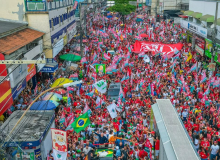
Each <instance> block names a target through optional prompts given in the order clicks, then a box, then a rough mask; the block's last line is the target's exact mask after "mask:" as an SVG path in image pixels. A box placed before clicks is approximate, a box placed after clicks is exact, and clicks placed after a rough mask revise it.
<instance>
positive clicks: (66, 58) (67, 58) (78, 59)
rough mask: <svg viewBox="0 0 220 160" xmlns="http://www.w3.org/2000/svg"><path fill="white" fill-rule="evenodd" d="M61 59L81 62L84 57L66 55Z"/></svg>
mask: <svg viewBox="0 0 220 160" xmlns="http://www.w3.org/2000/svg"><path fill="white" fill-rule="evenodd" d="M60 59H61V60H64V61H71V62H79V61H80V60H81V59H82V57H81V56H77V55H74V54H64V55H61V56H60Z"/></svg>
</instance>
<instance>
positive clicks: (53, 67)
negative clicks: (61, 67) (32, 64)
mask: <svg viewBox="0 0 220 160" xmlns="http://www.w3.org/2000/svg"><path fill="white" fill-rule="evenodd" d="M57 69H58V63H53V65H52V64H51V65H45V66H44V67H43V68H42V69H41V72H46V73H53V72H55V71H56V70H57Z"/></svg>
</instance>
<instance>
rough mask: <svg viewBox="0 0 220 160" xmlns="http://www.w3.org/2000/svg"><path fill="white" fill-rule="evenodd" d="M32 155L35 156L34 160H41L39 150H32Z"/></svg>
mask: <svg viewBox="0 0 220 160" xmlns="http://www.w3.org/2000/svg"><path fill="white" fill-rule="evenodd" d="M34 154H35V160H42V158H41V150H40V148H38V149H36V150H34Z"/></svg>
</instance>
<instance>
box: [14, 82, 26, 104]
mask: <svg viewBox="0 0 220 160" xmlns="http://www.w3.org/2000/svg"><path fill="white" fill-rule="evenodd" d="M26 85H27V82H26V79H24V80H23V81H22V82H20V83H19V84H18V85H17V86H16V87H15V88H13V89H12V93H13V95H12V97H13V100H15V99H16V98H17V97H18V95H19V94H20V93H21V92H22V91H23V90H24V89H25V87H26Z"/></svg>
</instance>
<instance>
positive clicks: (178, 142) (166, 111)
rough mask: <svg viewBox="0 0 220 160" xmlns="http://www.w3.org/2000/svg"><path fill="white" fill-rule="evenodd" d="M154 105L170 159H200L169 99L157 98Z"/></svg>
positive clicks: (162, 138)
mask: <svg viewBox="0 0 220 160" xmlns="http://www.w3.org/2000/svg"><path fill="white" fill-rule="evenodd" d="M156 102H157V104H154V105H153V106H152V109H153V112H154V116H155V119H156V122H157V126H158V129H159V132H160V137H161V140H162V142H163V145H164V149H165V152H166V155H167V158H168V159H172V160H175V159H178V160H187V159H188V160H191V159H192V160H197V159H198V160H199V159H200V158H199V156H198V154H197V153H196V152H195V150H194V146H193V144H192V143H191V141H190V139H189V137H188V133H187V132H186V130H185V129H184V126H183V124H182V122H181V120H180V118H179V115H178V114H177V112H176V110H175V108H174V107H173V105H172V104H171V102H170V100H169V99H157V100H156Z"/></svg>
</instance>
